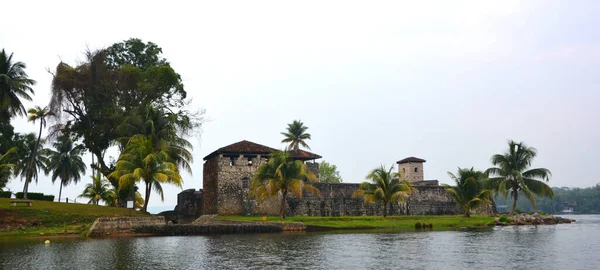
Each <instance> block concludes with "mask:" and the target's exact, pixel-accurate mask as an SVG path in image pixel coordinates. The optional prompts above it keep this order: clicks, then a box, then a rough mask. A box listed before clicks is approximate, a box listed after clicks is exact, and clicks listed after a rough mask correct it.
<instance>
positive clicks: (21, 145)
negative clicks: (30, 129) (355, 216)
mask: <svg viewBox="0 0 600 270" xmlns="http://www.w3.org/2000/svg"><path fill="white" fill-rule="evenodd" d="M38 137H39V136H38ZM43 143H44V140H40V142H39V144H40V145H43ZM15 144H16V147H17V153H16V156H17V162H16V164H15V165H16V166H15V172H14V173H15V175H16V176H17V175H20V176H21V179H25V182H26V183H30V182H33V181H34V180H35V182H36V183H37V181H38V176H39V174H38V172H39V171H40V170H45V169H46V163H47V158H46V153H47V149H45V148H44V149H40V150H39V151H36V150H35V149H36V147H37V145H38V141H37V139H36V135H35V134H34V133H28V134H19V135H18V136H17V138H16V142H15ZM31 164H33V166H31Z"/></svg>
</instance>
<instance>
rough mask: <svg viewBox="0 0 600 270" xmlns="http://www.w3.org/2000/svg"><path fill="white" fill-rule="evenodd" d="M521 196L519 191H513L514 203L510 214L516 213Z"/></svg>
mask: <svg viewBox="0 0 600 270" xmlns="http://www.w3.org/2000/svg"><path fill="white" fill-rule="evenodd" d="M518 198H519V193H518V192H517V191H516V190H515V191H513V204H512V207H511V209H510V214H511V215H513V214H514V213H515V209H516V208H517V200H518Z"/></svg>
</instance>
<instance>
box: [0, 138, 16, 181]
mask: <svg viewBox="0 0 600 270" xmlns="http://www.w3.org/2000/svg"><path fill="white" fill-rule="evenodd" d="M16 152H17V148H16V147H13V148H11V149H9V150H8V151H6V152H5V153H4V154H0V190H2V189H3V188H4V187H5V186H6V183H8V180H9V179H10V177H11V176H12V174H13V171H14V168H15V164H13V163H11V156H12V155H14V154H15V153H16Z"/></svg>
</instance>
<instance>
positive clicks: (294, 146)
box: [281, 120, 310, 151]
mask: <svg viewBox="0 0 600 270" xmlns="http://www.w3.org/2000/svg"><path fill="white" fill-rule="evenodd" d="M306 130H308V127H307V126H305V125H304V123H302V121H300V120H294V122H292V123H291V124H288V127H287V132H281V135H283V136H284V137H285V139H283V140H282V141H281V142H282V143H289V145H288V149H289V150H290V151H291V150H293V151H298V149H300V145H302V147H306V148H307V149H309V150H310V147H309V146H308V144H306V140H310V134H309V133H306Z"/></svg>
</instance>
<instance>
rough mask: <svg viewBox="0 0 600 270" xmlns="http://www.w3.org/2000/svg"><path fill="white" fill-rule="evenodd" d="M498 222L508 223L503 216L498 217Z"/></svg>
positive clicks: (506, 218)
mask: <svg viewBox="0 0 600 270" xmlns="http://www.w3.org/2000/svg"><path fill="white" fill-rule="evenodd" d="M498 221H500V222H508V217H507V216H505V215H502V216H500V218H499V219H498Z"/></svg>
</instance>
